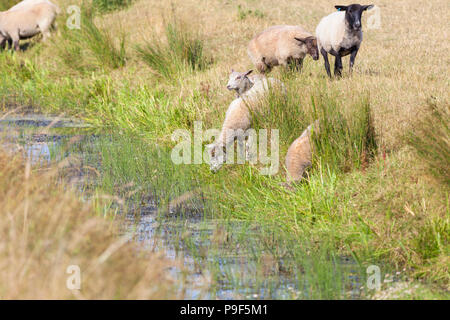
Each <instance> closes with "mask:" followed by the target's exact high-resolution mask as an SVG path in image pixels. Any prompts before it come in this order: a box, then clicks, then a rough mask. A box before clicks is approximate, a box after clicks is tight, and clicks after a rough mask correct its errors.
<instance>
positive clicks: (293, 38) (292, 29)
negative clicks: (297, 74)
mask: <svg viewBox="0 0 450 320" xmlns="http://www.w3.org/2000/svg"><path fill="white" fill-rule="evenodd" d="M247 52H248V55H249V56H250V59H251V60H252V62H253V64H254V65H255V66H256V68H257V70H258V71H259V72H261V73H265V72H270V70H271V69H272V68H273V67H274V66H278V65H282V66H285V67H286V66H287V65H288V64H292V63H293V64H294V65H295V66H296V68H297V70H298V71H301V69H302V65H303V59H304V58H305V56H306V55H307V54H309V55H311V57H312V58H313V59H314V60H318V59H319V51H318V49H317V41H316V38H315V37H314V36H313V35H312V34H311V33H309V32H308V31H306V30H305V29H303V28H302V27H301V26H288V25H280V26H272V27H270V28H268V29H266V30H264V31H263V32H261V33H260V34H258V35H256V36H255V37H254V38H253V39H252V40H251V41H250V43H249V45H248V49H247Z"/></svg>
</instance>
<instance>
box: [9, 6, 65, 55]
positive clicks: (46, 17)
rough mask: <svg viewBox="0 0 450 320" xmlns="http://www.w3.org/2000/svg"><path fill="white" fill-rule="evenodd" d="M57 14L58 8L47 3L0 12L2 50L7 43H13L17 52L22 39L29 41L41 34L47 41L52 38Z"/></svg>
mask: <svg viewBox="0 0 450 320" xmlns="http://www.w3.org/2000/svg"><path fill="white" fill-rule="evenodd" d="M57 12H58V8H57V7H56V6H54V5H50V4H47V3H40V4H37V5H34V6H32V7H31V8H28V7H25V8H22V9H17V10H12V11H4V12H0V48H4V47H5V42H6V41H12V43H13V45H14V50H16V51H17V50H19V41H20V40H21V39H29V38H32V37H34V36H35V35H37V34H39V33H42V35H43V37H44V39H43V40H44V41H45V40H46V39H47V38H48V37H49V36H50V28H51V26H52V25H53V23H54V22H55V19H56V15H57Z"/></svg>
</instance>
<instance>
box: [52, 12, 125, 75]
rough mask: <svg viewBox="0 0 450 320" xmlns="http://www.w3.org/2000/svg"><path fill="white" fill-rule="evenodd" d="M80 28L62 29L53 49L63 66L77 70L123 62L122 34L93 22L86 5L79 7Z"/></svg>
mask: <svg viewBox="0 0 450 320" xmlns="http://www.w3.org/2000/svg"><path fill="white" fill-rule="evenodd" d="M81 12H82V15H81V28H80V29H68V28H63V29H62V35H61V37H59V39H58V40H57V41H60V42H62V43H60V44H59V45H58V46H56V48H57V53H58V55H59V57H60V58H61V60H62V61H63V62H64V64H65V65H66V66H68V67H69V68H71V69H72V70H77V71H79V72H91V71H94V70H102V69H117V68H120V67H123V66H124V65H125V63H126V50H125V34H124V33H122V34H119V37H118V40H119V43H118V44H116V42H115V41H114V38H113V36H112V35H111V34H110V33H109V32H108V31H106V30H103V29H100V28H99V27H98V26H97V25H96V24H95V22H94V18H93V13H92V11H91V10H90V9H82V11H81Z"/></svg>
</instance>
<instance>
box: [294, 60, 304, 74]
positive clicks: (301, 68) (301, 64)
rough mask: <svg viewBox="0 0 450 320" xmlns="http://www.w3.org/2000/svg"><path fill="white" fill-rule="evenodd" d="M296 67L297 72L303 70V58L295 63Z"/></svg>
mask: <svg viewBox="0 0 450 320" xmlns="http://www.w3.org/2000/svg"><path fill="white" fill-rule="evenodd" d="M295 69H296V70H297V72H300V73H301V72H302V70H303V59H302V58H300V59H297V61H296V63H295Z"/></svg>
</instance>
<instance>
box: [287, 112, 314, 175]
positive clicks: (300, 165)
mask: <svg viewBox="0 0 450 320" xmlns="http://www.w3.org/2000/svg"><path fill="white" fill-rule="evenodd" d="M311 132H314V133H319V121H318V120H316V121H314V123H312V124H310V125H309V126H308V128H306V129H305V130H304V131H303V133H302V134H301V135H300V137H298V138H297V139H295V141H294V142H293V143H292V144H291V145H290V147H289V149H288V151H287V153H286V162H285V163H286V170H287V177H286V180H287V183H288V184H291V183H293V182H298V181H300V180H301V179H302V178H303V176H304V174H305V171H306V169H308V168H309V167H311V164H312V147H311Z"/></svg>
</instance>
